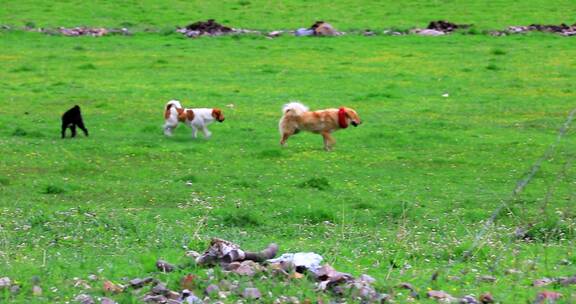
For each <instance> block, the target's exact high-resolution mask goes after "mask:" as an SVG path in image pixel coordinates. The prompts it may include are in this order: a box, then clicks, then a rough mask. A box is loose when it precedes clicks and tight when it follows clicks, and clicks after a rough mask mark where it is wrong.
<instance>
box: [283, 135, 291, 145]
mask: <svg viewBox="0 0 576 304" xmlns="http://www.w3.org/2000/svg"><path fill="white" fill-rule="evenodd" d="M290 135H292V134H290V133H282V139H280V145H281V146H285V145H286V141H287V140H288V137H290Z"/></svg>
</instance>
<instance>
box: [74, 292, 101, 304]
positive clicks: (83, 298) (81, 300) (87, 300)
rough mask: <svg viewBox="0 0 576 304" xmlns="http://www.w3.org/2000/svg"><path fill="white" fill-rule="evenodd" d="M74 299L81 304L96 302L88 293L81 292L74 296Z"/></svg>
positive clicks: (93, 303)
mask: <svg viewBox="0 0 576 304" xmlns="http://www.w3.org/2000/svg"><path fill="white" fill-rule="evenodd" d="M74 301H76V302H78V303H80V304H95V303H96V302H94V299H92V297H91V296H89V295H87V294H79V295H78V296H77V297H75V298H74Z"/></svg>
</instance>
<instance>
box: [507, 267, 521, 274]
mask: <svg viewBox="0 0 576 304" xmlns="http://www.w3.org/2000/svg"><path fill="white" fill-rule="evenodd" d="M504 274H508V275H512V274H522V271H520V270H518V269H514V268H510V269H506V270H505V271H504Z"/></svg>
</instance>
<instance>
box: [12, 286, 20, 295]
mask: <svg viewBox="0 0 576 304" xmlns="http://www.w3.org/2000/svg"><path fill="white" fill-rule="evenodd" d="M10 293H12V294H18V293H20V285H12V286H10Z"/></svg>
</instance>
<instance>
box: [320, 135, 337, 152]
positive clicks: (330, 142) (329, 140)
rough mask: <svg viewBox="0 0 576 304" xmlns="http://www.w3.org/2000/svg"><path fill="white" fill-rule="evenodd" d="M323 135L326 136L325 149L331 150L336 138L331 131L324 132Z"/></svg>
mask: <svg viewBox="0 0 576 304" xmlns="http://www.w3.org/2000/svg"><path fill="white" fill-rule="evenodd" d="M322 137H323V138H324V150H326V151H331V150H332V146H333V145H334V143H335V140H334V138H332V135H330V132H322Z"/></svg>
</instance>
